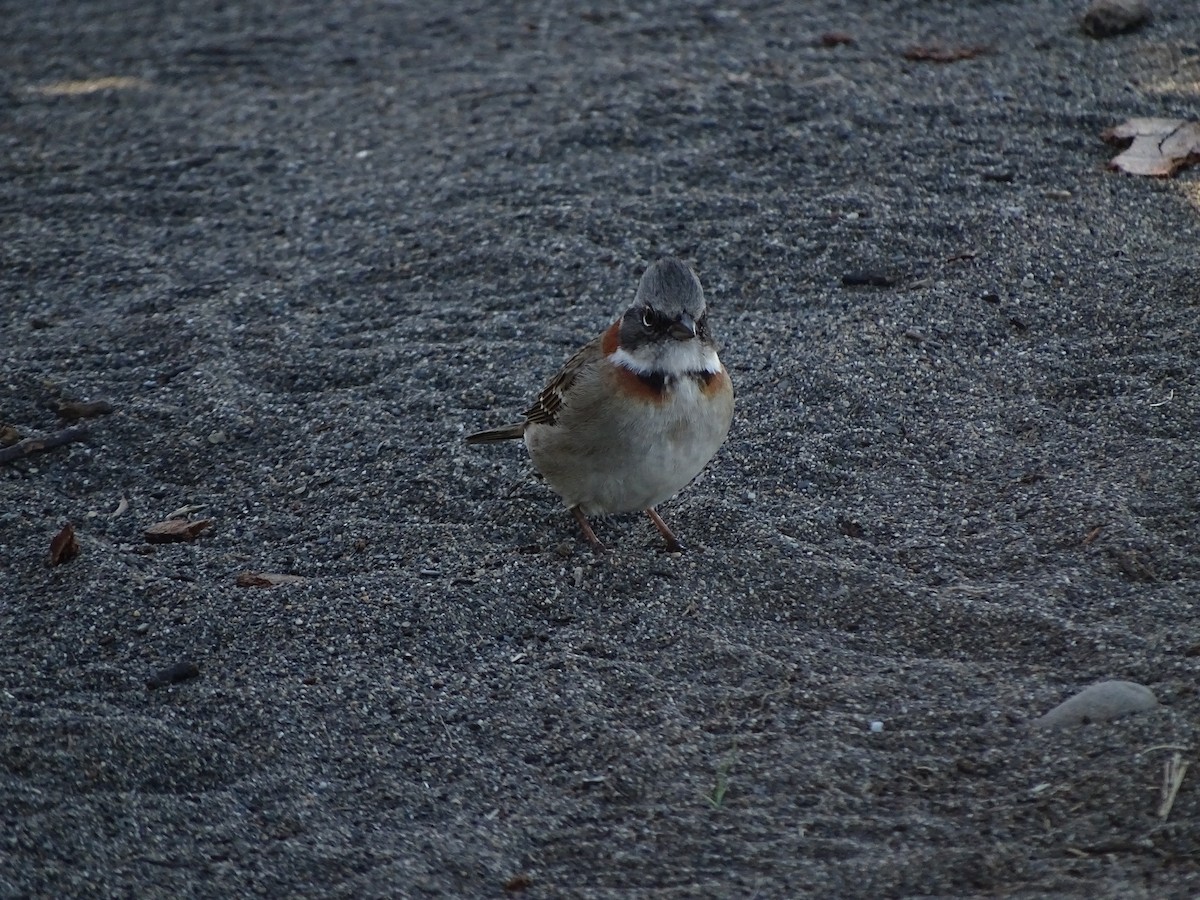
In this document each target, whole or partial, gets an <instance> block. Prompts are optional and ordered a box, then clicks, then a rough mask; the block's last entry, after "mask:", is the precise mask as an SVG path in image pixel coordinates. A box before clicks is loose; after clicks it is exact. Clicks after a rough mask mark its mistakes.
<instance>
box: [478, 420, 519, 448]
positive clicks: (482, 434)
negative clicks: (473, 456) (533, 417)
mask: <svg viewBox="0 0 1200 900" xmlns="http://www.w3.org/2000/svg"><path fill="white" fill-rule="evenodd" d="M523 437H525V423H524V422H515V423H513V424H512V425H505V426H504V427H502V428H489V429H487V430H486V431H476V432H475V433H474V434H468V435H467V443H468V444H490V443H492V442H493V441H515V440H519V439H521V438H523Z"/></svg>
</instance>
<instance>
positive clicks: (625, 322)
mask: <svg viewBox="0 0 1200 900" xmlns="http://www.w3.org/2000/svg"><path fill="white" fill-rule="evenodd" d="M524 415H525V418H524V419H522V420H521V421H520V422H515V423H513V424H512V425H505V426H504V427H503V428H494V429H489V430H486V431H477V432H475V433H474V434H471V435H468V436H467V439H466V440H467V443H468V444H486V443H489V442H492V441H504V440H516V439H519V438H523V439H524V440H525V446H526V447H527V448H528V450H529V455H530V457H531V458H532V460H533V464H534V465H535V466H536V467H537V469H538V471H540V472H541V473H542V475H543V476H544V477H545V479H546V482H547V483H548V484H549V485H550V487H551V488H552V489H553V490H554V492H555V493H557V494H559V495H560V496H561V497H562V499H563V503H565V504H566V506H567V508H568V509H569V510H570V511H571V514H572V515H574V517H575V521H577V522H578V523H579V527H580V529H581V530H582V531H583V536H584V537H585V538H587V540H588V542H589V543H590V544H591V545H592V547H594V548H595V549H596V550H597V551H599V552H604V549H605V548H604V545H603V544H602V543H601V542H600V540H599V539H598V538H597V537H596V533H595V532H594V531H593V530H592V526H591V524H590V523H589V522H588V518H587V517H588V516H593V515H601V516H603V515H607V514H608V513H622V512H634V511H636V510H645V511H646V513H647V514H648V515H649V516H650V519H651V520H652V521H653V522H654V524H655V526H656V527H657V528H658V530H659V532H660V533H661V534H662V536H663V539H664V540H665V541H666V544H667V551H668V552H672V553H675V552H680V551H682V550H683V549H684V548H683V545H682V544H681V543H680V542H679V539H678V538H676V537H675V535H674V534H673V533H672V532H671V529H670V528H668V527H667V523H666V522H664V521H663V520H662V517H661V516H660V515H659V514H658V513H657V512H656V511H655V509H654V507H655V506H657V505H658V504H659V503H662V502H663V501H664V500H666V499H667V498H669V497H671V496H673V495H674V494H675V493H677V492H678V491H679V490H680V489H682V488H683V487H684V486H685V485H686V484H687V483H688V482H689V481H691V480H692V479H693V478H695V477H696V475H697V474H698V473H699V472H700V470H701V469H703V468H704V466H705V464H706V463H707V462H708V461H709V460H710V459H712V457H713V454H714V453H716V452H717V449H718V448H719V447H720V446H721V444H722V443H723V442H724V440H725V435H726V434H728V433H729V423H730V422H731V421H732V419H733V383H732V382H731V381H730V379H729V372H727V371H726V369H725V366H723V365H722V364H721V360H720V358H719V357H718V356H717V347H716V344H715V343H714V342H713V338H712V332H711V331H710V330H709V325H708V316H707V310H706V308H705V305H704V290H703V288H701V287H700V281H699V279H698V278H696V275H695V273H693V272H692V270H691V269H689V268H688V267H687V266H686V265H685V264H684V263H682V262H680V261H679V260H677V259H672V258H670V257H667V258H664V259H660V260H659V261H658V262H656V263H654V265H652V266H650V268H648V269H647V270H646V272H645V274H643V275H642V280H641V283H640V284H639V285H638V289H637V295H636V296H635V297H634V300H633V305H632V306H630V307H629V309H627V310H626V311H625V312H624V313H623V314H622V315H621V316H620V317H619V318H618V319H617V320H616V321H615V322H613V324H612V325H610V326H609V327H608V328H607V329H606V330H605V331H604V333H603V334H601V335H600V336H599V337H597V338H595V339H593V340H591V341H589V342H588V343H587V344H585V345H584V346H583V347H582V348H581V349H580V350H579V351H578V352H577V353H576V354H575V355H574V356H572V357H571V358H570V359H569V360H568V361H567V364H566V365H565V366H563V367H562V369H561V371H559V373H558V374H557V375H555V376H554V378H552V379H551V380H550V383H549V384H548V385H547V386H546V388H545V389H544V390H543V391H542V392H541V393H540V394H539V395H538V398H537V402H536V403H534V404H533V406H531V407H530V408H529V409H527V410H526V411H525V413H524Z"/></svg>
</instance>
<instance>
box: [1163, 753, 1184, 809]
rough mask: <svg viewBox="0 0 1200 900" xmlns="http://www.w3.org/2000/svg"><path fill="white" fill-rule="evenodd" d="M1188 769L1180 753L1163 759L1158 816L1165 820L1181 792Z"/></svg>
mask: <svg viewBox="0 0 1200 900" xmlns="http://www.w3.org/2000/svg"><path fill="white" fill-rule="evenodd" d="M1187 770H1188V763H1187V762H1185V761H1184V758H1183V755H1182V754H1180V753H1174V754H1172V756H1171V758H1170V759H1165V760H1163V785H1162V802H1161V803H1159V804H1158V817H1159V818H1160V819H1162V820H1163V821H1164V822H1165V821H1166V820H1167V816H1169V815H1170V814H1171V807H1172V806H1174V805H1175V797H1176V796H1177V795H1178V794H1179V788H1180V787H1181V786H1182V785H1183V776H1184V775H1186V774H1187Z"/></svg>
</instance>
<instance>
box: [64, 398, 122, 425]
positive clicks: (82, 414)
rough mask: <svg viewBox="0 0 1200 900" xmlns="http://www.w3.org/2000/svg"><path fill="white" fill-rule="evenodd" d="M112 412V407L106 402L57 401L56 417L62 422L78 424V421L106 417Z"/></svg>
mask: <svg viewBox="0 0 1200 900" xmlns="http://www.w3.org/2000/svg"><path fill="white" fill-rule="evenodd" d="M112 411H113V405H112V404H111V403H109V402H108V401H107V400H93V401H91V402H90V403H84V402H83V401H81V400H60V401H58V408H57V412H58V417H59V418H60V419H62V420H63V421H64V422H78V421H79V420H80V419H92V418H95V417H96V416H107V415H108V414H109V413H111V412H112Z"/></svg>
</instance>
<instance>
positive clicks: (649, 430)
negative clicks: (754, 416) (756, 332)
mask: <svg viewBox="0 0 1200 900" xmlns="http://www.w3.org/2000/svg"><path fill="white" fill-rule="evenodd" d="M732 417H733V397H732V394H731V393H729V392H726V393H725V394H722V395H720V396H719V397H716V398H714V397H709V396H705V395H704V394H703V393H702V391H701V390H700V387H699V385H698V384H697V383H696V382H695V381H690V380H689V381H686V382H683V383H681V384H680V385H678V387H677V388H676V389H675V390H674V391H673V392H672V394H671V396H670V398H669V399H668V400H667V401H665V402H662V403H653V402H645V403H639V404H637V405H636V406H634V407H631V408H630V409H629V410H627V411H626V412H625V413H621V412H617V411H615V410H613V409H612V407H611V406H610V405H608V404H599V403H598V404H595V405H593V406H591V407H584V408H582V409H578V410H571V411H568V412H567V413H566V415H564V417H563V419H562V420H561V421H560V422H559V423H558V424H556V425H531V426H529V428H528V429H526V432H525V443H526V446H527V447H528V448H529V454H530V457H531V458H532V459H533V463H534V465H535V466H537V468H538V470H539V471H540V472H541V473H542V475H543V476H545V478H546V482H547V483H548V484H549V485H550V487H551V488H552V489H553V490H554V491H555V492H556V493H558V494H559V495H560V496H561V497H562V498H563V502H564V503H565V504H566V506H567V507H568V508H569V507H574V506H578V507H580V508H581V509H582V510H583V512H584V513H585V514H588V515H604V514H606V513H619V512H633V511H635V510H641V509H647V508H648V507H651V506H656V505H657V504H659V503H662V502H663V501H664V500H666V499H668V498H669V497H671V496H672V495H674V494H675V493H677V492H678V491H679V490H680V489H682V488H683V487H684V486H685V485H686V484H687V483H688V482H689V481H691V480H692V479H693V478H695V477H696V475H697V474H699V472H700V470H701V469H703V468H704V466H705V464H706V463H707V462H708V461H709V460H710V459H712V457H713V454H715V453H716V452H717V449H718V448H719V447H720V446H721V443H722V442H723V441H724V440H725V435H726V434H727V433H728V431H729V423H730V420H731V419H732Z"/></svg>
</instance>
